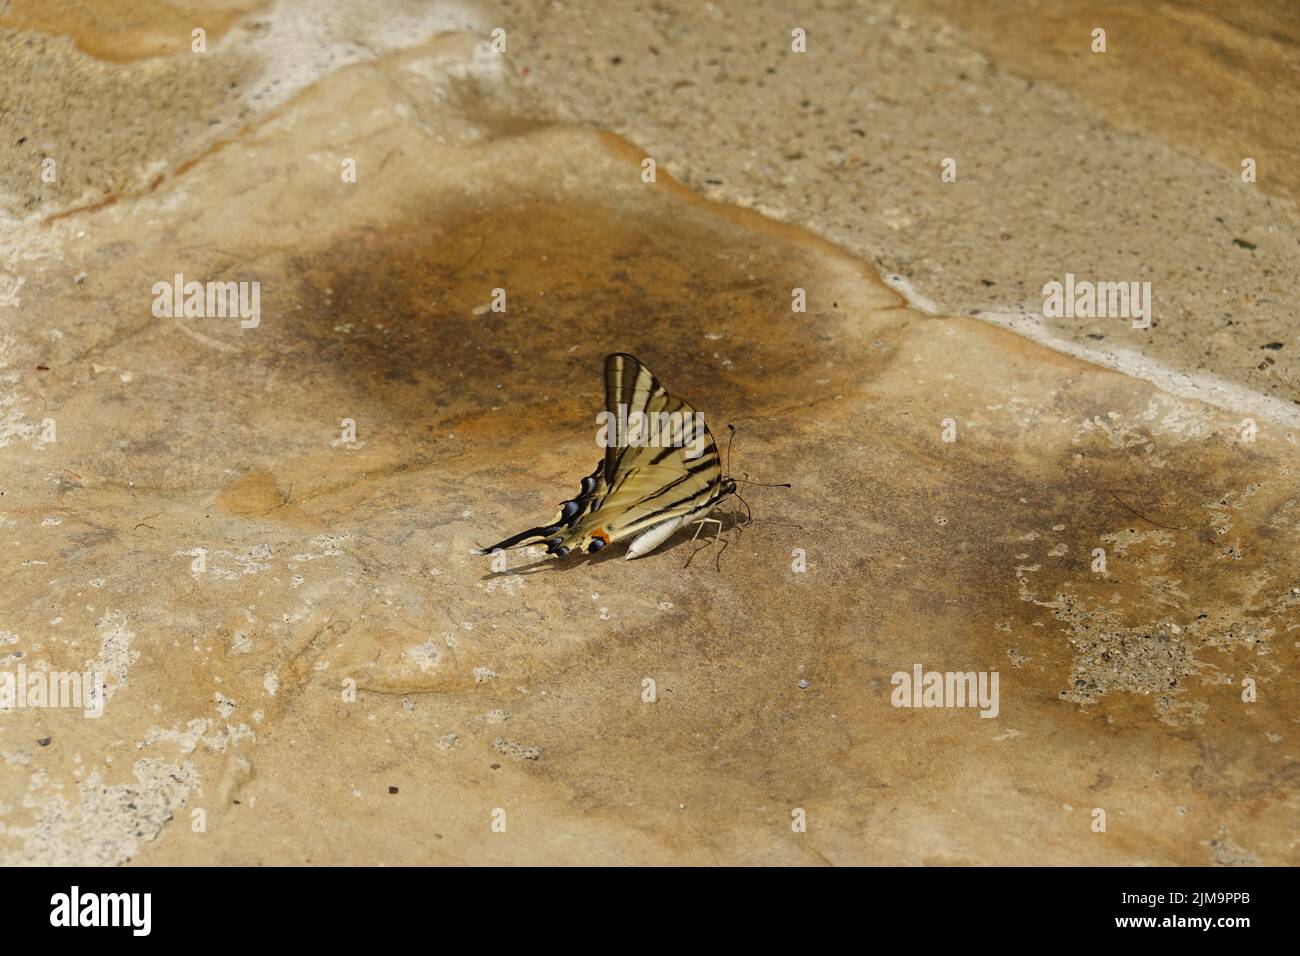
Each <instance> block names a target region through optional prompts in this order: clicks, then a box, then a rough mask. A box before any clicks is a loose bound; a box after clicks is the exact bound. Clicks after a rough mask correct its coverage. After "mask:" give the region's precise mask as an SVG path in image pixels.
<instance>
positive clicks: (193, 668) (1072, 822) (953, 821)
mask: <svg viewBox="0 0 1300 956" xmlns="http://www.w3.org/2000/svg"><path fill="white" fill-rule="evenodd" d="M477 56H481V54H477ZM475 62H476V53H475V41H474V40H473V39H471V38H468V37H463V36H448V37H445V38H443V39H441V40H438V41H435V42H434V43H432V44H430V45H428V46H426V47H424V48H421V49H418V50H415V51H412V52H409V53H406V54H403V55H401V56H390V57H388V58H386V59H384V60H383V61H381V62H380V63H379V64H377V65H358V66H353V67H349V68H347V69H345V70H343V71H341V72H339V73H337V74H335V75H332V76H330V77H328V78H326V79H324V80H321V81H320V82H318V83H317V84H315V85H314V86H312V87H311V88H309V89H308V90H307V91H306V92H305V93H304V94H302V95H301V96H300V97H298V98H297V99H295V100H294V101H292V102H291V103H289V104H288V105H286V106H285V107H283V108H282V109H281V110H280V111H279V112H278V113H276V114H275V115H273V116H272V117H270V118H268V119H266V120H265V121H264V122H261V123H259V124H256V125H255V126H254V127H253V128H251V129H250V130H249V131H248V132H247V133H246V134H245V135H243V136H240V137H238V138H236V139H235V141H234V142H232V143H231V144H230V145H228V146H226V147H225V148H222V149H219V150H217V151H215V152H210V153H207V154H205V155H204V156H203V157H202V158H201V160H200V161H199V162H197V163H195V164H193V165H192V166H191V167H190V168H188V169H187V170H185V171H184V172H182V173H180V174H179V175H175V176H173V177H170V178H168V179H166V180H165V181H164V182H163V183H161V184H160V185H159V186H158V187H157V188H155V189H154V190H153V191H152V192H147V193H145V194H143V195H128V196H123V197H122V198H120V199H119V200H118V201H117V202H115V203H113V204H112V205H109V206H107V207H104V208H101V209H98V210H96V211H92V212H85V213H80V214H77V215H74V216H69V217H65V218H59V219H54V220H53V221H50V222H49V223H48V224H46V225H40V226H35V227H29V228H27V229H25V230H23V231H21V232H19V233H17V234H16V235H17V240H19V241H20V242H21V257H20V256H19V255H17V254H16V255H15V256H14V257H13V258H11V259H9V260H8V261H9V262H10V263H11V268H12V269H14V270H17V271H18V272H20V273H21V276H22V278H23V280H24V281H23V283H22V284H21V285H16V284H15V285H13V286H12V287H13V288H14V290H15V291H14V297H15V299H16V302H15V303H14V304H13V305H12V306H10V307H9V308H5V309H0V319H2V320H3V322H4V340H3V357H4V361H5V363H6V365H5V368H4V374H5V375H6V376H7V378H6V400H7V401H8V403H9V404H8V406H7V407H6V409H4V412H5V414H6V416H7V419H6V421H7V426H6V429H5V439H6V445H5V447H3V448H2V449H0V491H2V492H3V497H0V514H2V515H3V517H2V519H0V523H2V524H3V533H4V540H5V541H6V543H7V545H8V548H7V552H6V556H5V558H4V562H5V572H6V573H5V578H6V582H7V594H6V598H5V601H4V603H3V614H4V618H3V620H0V629H2V630H3V640H4V641H5V644H4V645H3V647H2V648H0V651H3V652H4V654H5V655H6V656H5V657H3V658H0V660H2V661H3V664H0V666H3V667H4V668H13V667H15V666H16V662H17V661H19V660H21V661H23V662H25V663H26V665H27V666H28V667H38V666H48V667H49V668H51V669H71V668H81V667H84V666H88V663H93V664H94V665H95V666H98V667H100V668H102V669H104V670H106V671H108V672H109V674H110V678H109V684H110V688H111V698H110V700H109V702H108V704H107V707H106V710H105V714H104V716H103V717H102V718H100V719H98V720H89V719H86V718H84V717H82V716H80V715H79V714H76V713H73V712H69V711H66V710H48V709H47V710H35V709H19V710H13V711H10V712H7V713H4V714H0V751H2V752H3V756H4V759H5V772H4V775H3V777H0V811H3V816H0V821H2V823H3V832H0V854H2V856H3V859H4V860H5V861H6V862H53V861H67V862H96V863H120V862H126V861H133V862H136V863H141V864H156V863H172V862H186V863H202V862H217V863H256V862H266V863H270V862H288V863H301V862H313V863H379V862H385V863H420V862H427V863H459V862H464V863H486V862H498V863H528V862H582V861H586V862H602V863H612V862H622V863H629V862H674V863H712V862H724V863H727V862H741V863H758V862H769V863H771V862H776V863H781V862H791V863H793V862H819V861H825V862H830V863H858V862H867V863H892V862H905V863H1060V862H1083V863H1108V864H1130V863H1189V864H1196V863H1201V864H1203V863H1252V862H1261V863H1272V864H1294V863H1296V862H1297V857H1298V856H1300V854H1297V849H1296V845H1295V832H1296V826H1295V824H1296V820H1297V809H1298V795H1297V783H1298V782H1300V781H1298V780H1297V776H1298V775H1300V771H1298V770H1297V764H1296V760H1295V733H1296V726H1295V725H1296V719H1297V712H1296V706H1295V700H1296V692H1297V686H1296V684H1297V680H1296V655H1297V647H1298V646H1300V645H1298V643H1297V638H1296V628H1297V626H1300V611H1298V610H1297V608H1298V607H1300V591H1298V590H1296V588H1297V586H1300V580H1298V575H1297V567H1296V559H1295V555H1296V553H1297V549H1296V545H1297V535H1298V534H1300V502H1298V501H1297V497H1296V493H1295V475H1296V469H1297V468H1300V455H1298V454H1297V446H1296V436H1295V434H1293V433H1291V432H1288V431H1287V430H1286V429H1285V428H1283V427H1281V426H1278V425H1274V424H1272V423H1270V422H1268V421H1261V422H1259V423H1258V426H1259V427H1258V433H1257V435H1256V436H1254V437H1255V440H1254V441H1253V442H1248V441H1244V440H1243V437H1244V435H1246V434H1248V431H1244V430H1243V428H1242V425H1241V416H1240V415H1228V414H1225V413H1223V412H1221V411H1218V410H1216V409H1214V408H1212V407H1210V406H1207V405H1203V404H1200V403H1197V402H1193V401H1187V400H1184V399H1178V398H1172V397H1170V396H1169V395H1167V394H1165V393H1163V392H1161V391H1159V390H1158V389H1156V388H1155V387H1153V386H1152V385H1150V384H1148V383H1146V382H1142V381H1139V380H1135V379H1133V378H1128V377H1125V376H1123V375H1120V374H1117V373H1115V372H1112V371H1108V370H1105V369H1102V368H1099V367H1097V366H1094V365H1088V364H1085V363H1082V362H1079V361H1077V360H1075V359H1072V358H1068V357H1065V356H1062V355H1059V354H1057V353H1054V352H1052V351H1049V350H1047V349H1044V348H1042V347H1040V346H1038V345H1035V344H1033V343H1030V342H1027V341H1025V340H1023V339H1020V338H1017V337H1014V336H1012V335H1011V334H1009V333H1007V332H1004V331H1001V330H998V329H995V328H992V327H990V326H988V325H985V324H981V323H978V322H975V321H974V320H971V319H968V318H953V317H928V316H925V315H922V314H920V313H917V312H915V311H912V310H910V309H908V308H906V307H904V305H903V303H902V301H901V300H900V298H899V297H898V296H897V294H895V293H894V292H892V291H891V290H889V289H887V288H886V287H885V286H883V285H882V284H881V282H880V281H879V280H878V278H877V277H876V275H875V273H874V272H873V271H872V270H871V269H870V268H869V267H867V266H866V265H864V264H863V263H862V262H861V261H860V260H858V259H855V258H853V257H851V256H849V255H847V254H845V253H843V252H841V251H840V250H838V249H836V248H835V247H832V246H830V245H828V244H827V243H825V242H824V241H822V240H819V239H816V238H814V237H812V236H811V235H809V234H806V233H803V232H801V231H799V230H797V229H795V228H793V227H791V226H786V225H779V224H775V223H772V222H770V221H767V220H764V219H762V218H760V217H759V216H758V215H757V214H754V213H750V212H745V211H740V210H737V209H734V208H730V207H725V206H718V205H710V204H708V203H706V202H704V201H702V200H700V199H698V198H695V197H693V196H692V195H691V194H689V193H687V192H686V191H685V190H683V189H681V188H680V187H677V186H675V185H673V183H672V182H671V181H670V180H668V179H667V178H666V177H664V176H663V175H662V174H661V176H660V181H659V182H658V183H657V184H654V185H647V184H644V183H642V182H641V179H640V166H639V161H640V159H641V153H640V152H639V150H637V149H635V148H634V147H632V146H630V145H629V144H627V143H626V142H624V141H622V140H619V139H617V138H615V137H612V136H609V135H607V134H602V133H599V132H595V131H591V130H583V129H576V128H569V127H556V126H538V125H537V124H535V123H530V122H520V121H516V120H512V119H510V118H509V117H508V114H507V113H506V112H505V107H506V105H507V104H503V103H502V102H501V101H500V100H499V99H497V98H495V93H494V88H492V87H491V85H490V84H485V83H483V82H481V81H480V77H481V76H482V75H483V71H484V70H490V69H492V67H491V65H490V63H491V61H477V62H480V63H481V65H480V67H478V68H470V67H469V66H467V65H466V64H472V63H475ZM456 77H460V78H459V79H457V78H456ZM344 158H354V159H356V160H357V169H358V181H357V182H356V183H345V182H343V181H342V179H341V177H340V163H341V160H342V159H344ZM178 272H179V273H183V274H184V275H185V276H186V277H187V278H190V277H195V278H217V279H221V280H230V281H238V280H250V281H251V280H257V281H259V282H260V283H261V290H262V301H261V306H262V315H261V324H260V325H259V326H258V327H257V328H255V329H241V328H240V327H239V325H238V323H237V322H235V321H233V320H229V319H182V320H168V319H159V318H155V317H154V315H152V314H151V311H150V306H151V304H152V302H153V294H152V292H151V287H152V285H153V283H155V282H157V281H160V280H161V281H167V280H169V279H170V278H171V276H172V275H173V274H175V273H178ZM498 287H501V288H505V289H506V290H507V293H508V310H507V312H506V313H505V314H504V315H500V314H494V313H491V312H484V311H483V310H482V306H484V305H486V304H487V303H488V301H489V299H490V297H491V291H492V289H494V288H498ZM795 287H800V288H804V289H806V290H807V291H808V297H809V309H808V312H807V313H806V314H792V313H791V312H790V290H791V289H792V288H795ZM616 349H623V350H628V351H632V352H634V353H635V354H638V355H640V356H641V357H642V358H644V359H645V360H646V361H647V362H648V363H649V364H650V365H651V367H652V368H654V369H655V370H656V371H657V372H658V373H659V374H660V376H661V377H663V379H664V380H665V381H666V382H667V383H668V385H669V387H670V388H673V389H674V390H676V391H679V392H680V393H681V394H683V395H685V396H687V397H689V398H690V399H691V400H693V401H694V402H695V404H697V405H698V407H700V408H701V409H702V410H704V411H705V412H706V414H708V415H709V417H710V420H711V421H712V422H713V423H714V424H715V425H720V424H721V423H724V422H726V421H734V422H736V423H737V425H738V426H739V428H740V437H739V438H738V440H737V442H736V445H735V448H734V449H733V459H732V470H733V471H735V472H737V473H746V472H748V473H750V474H751V475H752V476H754V477H756V478H760V479H764V480H771V481H784V480H789V481H792V482H793V483H794V485H795V487H794V488H793V489H792V490H791V491H788V492H784V491H762V490H757V491H755V492H754V493H753V494H748V493H747V497H748V498H749V500H750V502H751V504H752V505H753V507H754V514H755V521H754V522H753V524H751V525H750V526H748V527H746V528H745V529H744V530H743V531H736V530H732V531H730V532H728V535H727V538H728V539H729V541H730V544H729V546H728V547H727V549H726V551H725V552H724V553H723V555H722V557H721V561H720V568H721V570H720V571H719V570H715V567H714V564H713V554H712V553H710V552H704V553H703V554H702V555H701V556H700V557H699V558H697V559H695V560H694V561H692V563H691V564H690V566H689V567H687V568H685V569H683V564H684V562H685V561H686V558H687V556H688V555H689V553H690V546H689V545H688V544H687V543H686V538H687V537H688V535H682V536H679V537H678V538H677V539H675V540H674V542H672V543H671V544H670V545H669V546H668V547H667V548H665V549H664V550H663V551H662V553H659V554H656V555H655V556H653V557H651V558H649V559H646V560H642V561H638V562H624V561H622V560H621V559H619V558H618V556H617V555H613V556H611V558H604V559H597V560H593V561H590V562H585V563H583V562H576V563H573V564H563V565H561V564H555V563H546V564H539V565H537V566H536V567H529V568H526V569H521V570H526V571H528V572H530V573H515V574H508V575H493V574H491V573H490V569H489V566H488V562H487V560H486V559H484V558H481V557H477V556H475V555H473V554H472V549H473V547H474V546H475V545H479V544H483V543H486V542H488V541H490V540H493V539H495V538H496V537H498V536H500V535H501V534H504V533H507V532H510V531H513V530H516V529H517V528H519V527H522V526H523V525H522V523H524V522H528V521H530V520H531V519H534V518H536V517H543V516H545V515H546V514H548V513H549V509H550V508H551V507H552V506H553V504H554V502H556V501H558V500H559V499H560V498H561V497H563V496H566V495H567V494H569V493H570V492H571V491H572V489H573V487H574V485H575V483H576V480H577V478H578V477H579V476H580V475H582V474H584V473H585V472H586V471H587V470H588V469H589V468H590V466H591V464H592V461H593V456H594V455H596V454H597V449H596V447H595V444H594V419H593V416H594V413H595V411H596V410H597V408H598V405H599V395H600V385H599V368H600V362H601V359H602V357H603V355H604V354H605V353H606V352H608V351H612V350H616ZM38 367H44V369H40V368H38ZM45 419H52V420H53V421H54V422H55V424H56V426H57V438H56V440H55V441H47V440H44V438H43V435H45V434H47V432H46V431H45V430H44V429H43V428H42V422H43V421H44V420H45ZM344 419H352V420H354V421H355V423H356V429H357V441H356V442H355V443H354V444H348V443H344V442H343V441H341V440H340V432H341V422H342V420H344ZM945 419H952V421H953V423H954V425H955V429H956V433H955V434H956V440H955V441H953V442H944V441H943V440H941V435H942V432H943V429H944V427H945V426H944V420H945ZM1096 548H1103V549H1105V551H1106V556H1107V570H1106V572H1105V573H1096V572H1094V571H1093V570H1091V562H1092V560H1093V559H1092V556H1091V553H1092V551H1093V549H1096ZM794 549H804V551H805V552H806V554H807V571H806V572H804V573H795V572H793V571H792V569H791V566H792V552H793V550H794ZM200 553H203V554H204V558H205V563H204V564H203V565H202V566H201V567H202V571H200V572H196V571H195V565H194V564H193V562H194V561H195V559H196V557H198V556H199V554H200ZM18 654H21V655H22V656H21V658H19V657H16V655H18ZM917 663H920V664H922V665H923V666H924V667H925V668H926V669H933V670H939V671H968V670H974V671H981V670H996V671H998V672H999V673H1000V677H1001V685H1000V686H1001V699H1000V712H999V715H998V716H997V717H996V718H995V719H991V720H985V719H981V718H980V717H979V716H978V714H977V713H976V712H975V711H974V710H969V709H951V710H944V709H928V710H908V709H896V708H894V707H892V706H891V705H890V701H889V692H890V689H891V688H890V679H891V675H892V674H894V673H895V672H896V671H910V670H911V669H912V667H913V665H914V664H917ZM647 677H649V678H652V679H653V680H654V681H655V682H656V685H657V691H658V699H657V701H656V702H655V703H646V702H644V701H643V699H642V687H643V683H642V682H643V680H644V679H645V678H647ZM1247 677H1249V678H1251V679H1253V680H1254V681H1256V682H1257V685H1258V700H1257V701H1256V702H1254V703H1247V702H1244V701H1243V700H1242V686H1241V685H1242V681H1243V679H1244V678H1247ZM347 681H354V682H355V685H356V700H355V702H348V701H345V700H344V693H343V691H344V689H345V686H346V683H345V682H347ZM801 681H805V682H806V686H802V687H801V686H800V682H801ZM390 788H396V792H390ZM498 808H499V809H502V810H504V811H505V813H506V818H507V820H508V827H507V830H506V832H505V833H494V832H492V829H491V823H492V814H493V811H494V810H495V809H498ZM795 808H803V809H804V810H805V811H806V812H807V815H808V831H807V832H806V833H802V834H797V833H793V832H791V827H790V822H791V811H792V810H793V809H795ZM1096 809H1102V810H1104V811H1105V813H1106V822H1107V827H1106V832H1104V833H1097V832H1093V830H1092V826H1091V824H1092V822H1093V819H1094V811H1095V810H1096ZM195 810H203V811H204V812H205V824H206V829H205V831H204V832H194V828H193V821H194V819H195V818H194V811H195Z"/></svg>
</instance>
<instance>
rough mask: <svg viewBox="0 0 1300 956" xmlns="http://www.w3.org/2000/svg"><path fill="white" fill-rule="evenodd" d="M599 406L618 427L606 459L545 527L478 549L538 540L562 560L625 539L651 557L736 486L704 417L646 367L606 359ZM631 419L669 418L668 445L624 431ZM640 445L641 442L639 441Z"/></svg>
mask: <svg viewBox="0 0 1300 956" xmlns="http://www.w3.org/2000/svg"><path fill="white" fill-rule="evenodd" d="M605 408H606V414H607V415H609V416H614V415H616V414H617V415H619V416H620V418H619V421H620V422H621V423H623V427H621V428H615V429H614V432H615V436H616V438H615V440H614V441H606V442H605V458H604V460H603V461H601V462H598V463H597V465H596V468H595V470H594V471H593V472H592V473H591V474H590V475H588V476H587V477H586V478H583V479H582V484H581V486H580V488H579V492H578V494H577V495H576V496H574V497H573V498H571V499H570V500H568V501H565V502H563V503H562V504H561V505H560V510H559V512H558V513H557V514H556V516H555V518H554V519H553V520H552V521H551V523H550V524H547V525H542V526H539V527H536V528H530V529H528V530H527V531H522V532H520V533H519V534H516V535H512V536H511V537H509V538H506V539H504V540H503V541H500V542H498V543H497V544H495V545H492V546H491V547H489V548H484V549H483V551H482V553H484V554H488V553H491V552H493V551H496V550H497V549H505V548H519V547H527V546H529V545H542V546H544V547H545V548H546V551H547V553H548V554H554V555H557V556H559V557H564V556H565V555H567V554H569V553H570V552H571V551H573V550H575V549H576V550H580V551H582V552H584V553H587V554H594V553H596V552H598V551H601V550H603V549H604V548H605V547H607V546H609V545H610V544H613V543H615V542H619V541H623V540H627V539H631V545H630V546H629V548H628V551H627V555H626V556H627V557H628V558H636V557H641V556H643V555H646V554H649V553H650V552H651V551H653V550H654V549H655V548H657V547H658V546H659V545H661V544H663V542H664V541H666V540H668V538H669V537H670V536H671V535H672V533H673V532H674V531H676V530H677V529H678V528H680V527H681V526H682V525H683V524H684V523H686V522H687V521H690V520H692V519H699V518H703V517H704V516H705V515H707V514H708V513H709V512H710V511H712V510H713V509H714V508H715V507H716V506H717V505H718V504H719V503H720V502H721V501H722V500H723V499H724V498H726V497H727V496H728V495H730V494H732V493H734V492H735V490H736V482H735V481H734V480H733V479H731V478H728V477H725V476H724V475H723V474H722V462H721V458H720V457H719V455H718V448H717V444H716V443H715V442H714V440H713V436H712V435H711V434H710V433H709V430H708V428H707V427H706V426H705V425H704V423H703V418H702V416H700V415H699V414H698V413H697V412H696V411H695V410H694V409H693V408H691V406H689V405H688V404H686V402H684V401H682V400H681V399H679V398H675V397H673V396H671V395H669V394H668V392H667V390H666V389H664V387H663V386H662V385H661V384H660V383H659V380H658V379H656V378H655V377H654V375H652V374H651V373H650V370H649V369H647V368H646V367H645V366H644V365H642V364H641V363H640V362H639V361H637V360H636V359H635V358H633V357H632V356H630V355H627V354H624V353H622V352H616V353H614V354H613V355H610V356H608V357H607V358H606V359H605ZM629 410H631V413H632V414H633V415H634V416H637V421H651V422H659V421H672V422H674V423H676V425H677V426H678V427H677V430H676V431H672V430H671V429H670V430H669V432H668V434H671V435H672V436H673V438H674V442H670V443H667V444H647V443H645V442H644V441H642V439H644V438H645V436H646V435H647V434H649V431H648V429H638V428H633V429H632V430H631V431H630V434H629V430H628V429H627V428H626V419H627V412H628V411H629ZM638 442H640V443H638Z"/></svg>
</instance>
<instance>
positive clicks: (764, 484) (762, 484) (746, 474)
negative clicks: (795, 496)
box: [736, 472, 794, 488]
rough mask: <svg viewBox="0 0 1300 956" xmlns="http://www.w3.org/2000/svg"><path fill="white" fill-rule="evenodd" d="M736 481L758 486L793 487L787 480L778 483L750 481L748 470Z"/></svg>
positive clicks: (741, 483)
mask: <svg viewBox="0 0 1300 956" xmlns="http://www.w3.org/2000/svg"><path fill="white" fill-rule="evenodd" d="M736 483H737V484H740V485H757V486H758V487H759V488H793V487H794V485H792V484H790V482H788V481H784V482H781V483H780V484H776V483H774V482H768V481H750V480H749V473H748V472H746V473H745V477H744V478H737V479H736Z"/></svg>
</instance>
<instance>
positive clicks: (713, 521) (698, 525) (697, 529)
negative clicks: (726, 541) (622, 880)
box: [682, 518, 722, 570]
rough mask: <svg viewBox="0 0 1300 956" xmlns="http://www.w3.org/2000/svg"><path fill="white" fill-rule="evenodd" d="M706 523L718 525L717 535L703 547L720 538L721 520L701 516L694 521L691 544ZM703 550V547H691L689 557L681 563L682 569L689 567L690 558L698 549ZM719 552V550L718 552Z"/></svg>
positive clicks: (712, 543)
mask: <svg viewBox="0 0 1300 956" xmlns="http://www.w3.org/2000/svg"><path fill="white" fill-rule="evenodd" d="M706 524H716V525H717V526H718V535H717V537H716V538H714V540H713V541H711V542H709V544H706V545H705V546H704V547H705V548H707V547H710V546H711V545H714V544H717V543H718V541H719V540H720V539H721V538H722V521H721V520H719V519H718V518H701V519H700V520H699V521H697V522H695V534H694V535H692V536H691V544H694V543H695V539H696V538H698V537H699V536H700V532H701V531H703V530H704V526H705V525H706ZM703 550H704V548H693V549H692V550H691V554H690V557H688V558H687V559H686V563H685V564H683V565H682V570H685V569H686V568H688V567H690V565H691V558H694V557H695V555H696V553H697V552H700V551H703ZM719 553H721V552H719Z"/></svg>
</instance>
